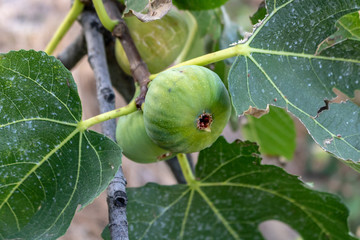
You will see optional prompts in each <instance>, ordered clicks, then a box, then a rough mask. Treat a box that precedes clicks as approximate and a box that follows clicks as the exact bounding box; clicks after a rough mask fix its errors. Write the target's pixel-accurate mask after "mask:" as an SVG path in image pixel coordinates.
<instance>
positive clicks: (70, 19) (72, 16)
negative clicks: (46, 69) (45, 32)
mask: <svg viewBox="0 0 360 240" xmlns="http://www.w3.org/2000/svg"><path fill="white" fill-rule="evenodd" d="M83 9H84V3H82V2H81V1H80V0H75V1H74V4H73V5H72V7H71V9H70V11H69V13H68V14H67V15H66V17H65V19H64V20H63V22H62V23H61V24H60V26H59V27H58V29H57V30H56V32H55V34H54V35H53V37H52V38H51V40H50V42H49V43H48V45H47V46H46V48H45V52H46V53H47V54H48V55H51V54H52V53H53V52H54V50H55V48H56V46H57V45H58V44H59V42H60V41H61V39H62V38H63V37H64V35H65V34H66V33H67V31H68V30H69V29H70V27H71V26H72V24H73V23H74V22H75V20H76V19H77V17H78V16H79V15H80V13H81V12H82V10H83Z"/></svg>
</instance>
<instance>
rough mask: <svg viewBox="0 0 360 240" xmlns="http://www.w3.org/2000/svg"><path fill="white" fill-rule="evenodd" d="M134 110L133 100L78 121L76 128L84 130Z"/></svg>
mask: <svg viewBox="0 0 360 240" xmlns="http://www.w3.org/2000/svg"><path fill="white" fill-rule="evenodd" d="M136 110H137V108H136V105H135V101H131V102H130V103H129V104H128V105H126V106H125V107H121V108H118V109H115V110H112V111H109V112H106V113H103V114H99V115H97V116H95V117H92V118H89V119H87V120H84V121H81V122H79V123H78V128H79V129H80V131H85V130H86V129H88V128H89V127H91V126H94V125H96V124H98V123H101V122H105V121H107V120H110V119H113V118H117V117H120V116H124V115H127V114H130V113H132V112H135V111H136Z"/></svg>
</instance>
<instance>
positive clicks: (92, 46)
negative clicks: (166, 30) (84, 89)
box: [80, 11, 129, 240]
mask: <svg viewBox="0 0 360 240" xmlns="http://www.w3.org/2000/svg"><path fill="white" fill-rule="evenodd" d="M80 22H81V24H82V26H83V28H84V31H85V39H86V43H87V51H88V60H89V63H90V65H91V67H92V69H93V70H94V74H95V79H96V87H97V97H98V101H99V106H100V112H101V113H104V112H108V111H110V110H113V109H115V94H114V91H113V89H112V86H111V80H110V74H109V70H108V64H107V61H106V54H105V46H104V39H103V34H102V29H101V28H102V25H101V23H100V21H99V19H98V17H97V15H96V14H95V13H94V12H92V11H91V12H90V11H84V12H83V13H82V15H81V18H80ZM102 131H103V133H104V134H105V135H106V136H108V137H109V138H111V139H112V140H114V141H115V134H116V121H115V119H111V120H108V121H106V122H103V123H102ZM125 187H126V179H125V177H124V174H123V171H122V168H121V167H120V169H119V171H118V172H117V173H116V175H115V177H114V179H113V180H112V181H111V183H110V184H109V187H108V190H107V203H108V207H109V228H110V232H111V237H112V239H121V240H127V239H129V237H128V223H127V218H126V205H127V196H126V189H125Z"/></svg>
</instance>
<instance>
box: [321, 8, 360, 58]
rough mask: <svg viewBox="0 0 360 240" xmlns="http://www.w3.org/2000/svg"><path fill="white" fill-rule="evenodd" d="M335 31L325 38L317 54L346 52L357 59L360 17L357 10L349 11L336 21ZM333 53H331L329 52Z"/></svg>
mask: <svg viewBox="0 0 360 240" xmlns="http://www.w3.org/2000/svg"><path fill="white" fill-rule="evenodd" d="M335 27H336V28H337V31H336V32H335V33H334V34H332V35H331V36H330V37H328V38H326V39H325V40H324V41H323V42H322V43H321V44H320V45H319V46H318V49H317V51H316V52H317V54H318V55H319V54H320V55H329V56H331V55H335V54H336V52H337V54H336V55H341V54H342V53H343V52H347V55H350V54H349V53H350V52H351V56H352V57H353V58H355V59H359V50H360V17H359V12H354V13H349V14H347V15H345V16H343V17H341V18H340V19H339V20H338V21H336V24H335ZM333 51H334V52H335V53H331V52H333Z"/></svg>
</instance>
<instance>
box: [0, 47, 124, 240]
mask: <svg viewBox="0 0 360 240" xmlns="http://www.w3.org/2000/svg"><path fill="white" fill-rule="evenodd" d="M0 89H1V90H0V115H1V118H0V142H1V143H2V144H0V176H1V178H0V222H1V224H0V238H6V239H8V238H26V239H35V238H38V239H55V238H57V237H59V236H61V235H62V234H64V233H65V231H66V229H67V228H68V226H69V224H70V221H71V219H72V217H73V215H74V213H75V210H76V208H77V206H78V205H79V204H81V205H82V206H83V207H84V206H86V205H87V204H89V203H90V202H92V201H93V199H94V198H95V197H97V196H98V195H99V194H100V193H101V192H102V191H103V190H104V189H105V188H106V187H107V185H108V184H109V182H110V180H111V179H112V178H113V176H114V174H115V172H116V171H117V169H118V167H119V165H120V163H121V150H120V149H119V147H118V146H117V145H116V144H115V143H114V142H112V141H111V140H110V139H108V138H106V137H105V136H103V135H100V134H98V133H95V132H93V131H83V130H80V129H79V128H78V127H77V126H78V125H77V124H78V122H79V121H81V104H80V99H79V96H78V93H77V88H76V86H75V82H74V80H73V78H72V76H71V74H70V72H69V71H68V70H67V69H66V68H65V67H64V66H63V65H62V64H61V63H60V62H59V61H58V60H56V59H55V58H54V57H49V56H47V55H46V54H45V53H43V52H35V51H23V50H22V51H19V52H10V53H8V54H3V55H0Z"/></svg>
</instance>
